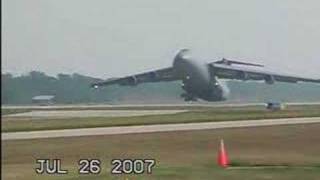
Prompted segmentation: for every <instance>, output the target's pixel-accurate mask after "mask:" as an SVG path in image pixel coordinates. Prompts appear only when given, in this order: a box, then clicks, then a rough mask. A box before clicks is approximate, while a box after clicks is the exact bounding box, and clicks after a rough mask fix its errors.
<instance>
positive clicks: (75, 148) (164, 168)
mask: <svg viewBox="0 0 320 180" xmlns="http://www.w3.org/2000/svg"><path fill="white" fill-rule="evenodd" d="M319 129H320V124H309V125H289V126H274V127H258V128H236V129H220V130H204V131H185V132H166V133H147V134H129V135H109V136H91V137H73V138H53V139H37V140H14V141H3V142H2V145H3V149H2V150H3V151H2V171H3V173H2V174H1V176H2V177H3V179H6V180H7V179H8V180H11V179H17V180H19V179H24V180H29V179H30V180H31V179H32V180H34V179H35V180H40V179H41V180H53V179H58V180H59V179H61V180H70V179H71V180H75V179H80V180H85V179H90V180H91V179H97V180H98V179H121V180H125V179H126V178H128V179H129V180H132V179H134V180H136V179H141V180H147V179H148V180H149V179H150V180H156V179H186V180H191V179H219V180H231V179H245V180H266V179H277V180H278V179H280V180H300V179H308V180H318V179H319V177H320V167H319V165H320V164H319V162H320V144H319V143H317V142H320V134H319ZM220 138H223V139H224V142H225V145H226V148H227V152H228V155H229V159H230V162H231V164H234V165H235V166H237V167H241V166H253V165H264V166H272V165H287V166H289V167H288V168H276V167H274V168H270V167H269V168H265V169H263V168H261V169H250V168H246V169H223V168H220V167H218V166H217V164H216V155H217V150H218V144H219V140H220ZM37 158H60V159H62V166H63V167H64V168H65V169H68V170H69V174H68V175H63V176H59V177H57V176H52V175H51V176H50V175H45V174H44V175H36V174H35V172H34V168H35V159H37ZM80 158H89V159H93V158H98V159H101V161H102V163H103V164H102V168H103V169H102V172H101V174H99V175H90V176H88V175H79V174H78V173H77V170H78V165H77V161H78V160H79V159H80ZM114 158H120V159H124V158H131V159H136V158H154V159H156V160H157V164H156V166H155V167H154V169H153V173H152V174H151V175H146V174H144V175H120V176H119V175H111V174H110V161H111V159H114ZM308 166H309V167H310V166H313V168H310V169H308V168H303V167H308Z"/></svg>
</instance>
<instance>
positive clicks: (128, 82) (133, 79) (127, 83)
mask: <svg viewBox="0 0 320 180" xmlns="http://www.w3.org/2000/svg"><path fill="white" fill-rule="evenodd" d="M138 83H139V82H138V79H137V77H136V76H131V77H129V78H128V80H126V81H125V82H122V83H120V85H122V86H136V85H137V84H138Z"/></svg>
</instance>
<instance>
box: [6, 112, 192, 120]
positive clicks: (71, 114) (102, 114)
mask: <svg viewBox="0 0 320 180" xmlns="http://www.w3.org/2000/svg"><path fill="white" fill-rule="evenodd" d="M186 111H187V110H50V111H43V110H42V111H37V110H35V111H31V112H25V113H17V114H8V115H4V116H3V117H30V118H44V119H45V118H81V117H131V116H146V115H162V114H176V113H180V112H186Z"/></svg>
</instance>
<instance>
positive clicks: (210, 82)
mask: <svg viewBox="0 0 320 180" xmlns="http://www.w3.org/2000/svg"><path fill="white" fill-rule="evenodd" d="M173 68H174V71H175V74H176V76H177V77H179V78H181V79H182V88H183V89H184V90H185V91H186V93H184V94H182V95H181V96H182V97H184V98H185V99H186V100H194V99H196V98H197V97H199V98H201V99H204V100H206V101H223V100H226V99H227V97H228V95H229V89H228V88H227V87H226V86H225V85H224V84H223V83H221V82H220V81H219V80H218V79H217V78H215V76H211V75H210V71H209V67H208V65H207V64H205V63H201V62H199V61H197V60H196V59H194V58H192V57H191V56H190V55H189V52H188V50H182V51H180V52H179V53H178V54H177V55H176V56H175V58H174V61H173Z"/></svg>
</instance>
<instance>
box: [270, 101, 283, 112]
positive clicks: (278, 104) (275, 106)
mask: <svg viewBox="0 0 320 180" xmlns="http://www.w3.org/2000/svg"><path fill="white" fill-rule="evenodd" d="M266 108H267V109H269V110H272V111H277V110H283V109H285V108H286V106H285V104H283V103H281V102H268V103H267V104H266Z"/></svg>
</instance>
